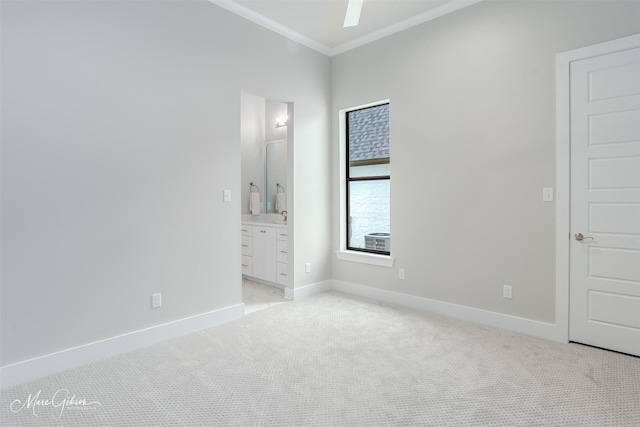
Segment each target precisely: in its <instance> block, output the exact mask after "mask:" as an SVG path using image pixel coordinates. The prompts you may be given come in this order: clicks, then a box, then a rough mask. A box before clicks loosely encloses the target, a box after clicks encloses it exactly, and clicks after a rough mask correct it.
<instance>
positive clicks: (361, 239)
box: [348, 179, 391, 252]
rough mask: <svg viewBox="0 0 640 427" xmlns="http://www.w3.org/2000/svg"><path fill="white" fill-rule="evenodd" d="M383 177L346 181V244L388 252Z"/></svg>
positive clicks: (386, 191)
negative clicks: (347, 189) (347, 205)
mask: <svg viewBox="0 0 640 427" xmlns="http://www.w3.org/2000/svg"><path fill="white" fill-rule="evenodd" d="M389 188H390V181H389V180H387V179H383V180H374V181H352V182H349V199H350V200H349V242H348V247H349V248H361V249H369V250H374V251H383V252H390V248H391V235H390V234H389V233H390V220H389V218H390V217H389V212H390V209H389Z"/></svg>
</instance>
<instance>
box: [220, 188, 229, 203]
mask: <svg viewBox="0 0 640 427" xmlns="http://www.w3.org/2000/svg"><path fill="white" fill-rule="evenodd" d="M222 201H223V202H225V203H228V202H230V201H231V190H222Z"/></svg>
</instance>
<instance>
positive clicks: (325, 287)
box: [284, 280, 332, 301]
mask: <svg viewBox="0 0 640 427" xmlns="http://www.w3.org/2000/svg"><path fill="white" fill-rule="evenodd" d="M331 284H332V281H331V280H324V281H322V282H318V283H312V284H310V285H305V286H300V287H297V288H284V297H285V298H286V299H288V300H293V301H300V300H301V299H305V298H308V297H310V296H311V295H315V294H319V293H320V292H325V291H329V290H331V289H332V288H331Z"/></svg>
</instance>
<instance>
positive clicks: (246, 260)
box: [242, 255, 253, 276]
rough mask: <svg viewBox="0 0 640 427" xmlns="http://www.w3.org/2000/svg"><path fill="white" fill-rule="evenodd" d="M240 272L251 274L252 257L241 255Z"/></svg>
mask: <svg viewBox="0 0 640 427" xmlns="http://www.w3.org/2000/svg"><path fill="white" fill-rule="evenodd" d="M242 274H246V275H247V276H253V258H252V257H250V256H246V255H242Z"/></svg>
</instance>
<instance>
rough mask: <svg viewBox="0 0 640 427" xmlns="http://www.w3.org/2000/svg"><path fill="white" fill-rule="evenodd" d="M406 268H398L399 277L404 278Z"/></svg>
mask: <svg viewBox="0 0 640 427" xmlns="http://www.w3.org/2000/svg"><path fill="white" fill-rule="evenodd" d="M404 277H405V276H404V268H401V269H399V270H398V279H400V280H404Z"/></svg>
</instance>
